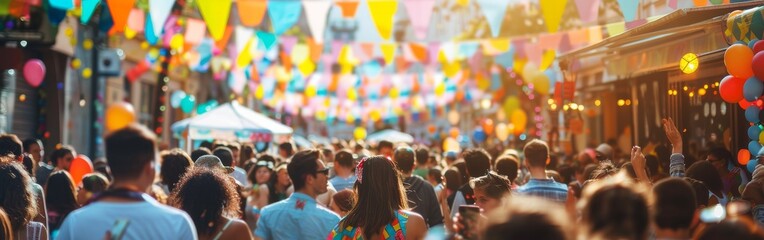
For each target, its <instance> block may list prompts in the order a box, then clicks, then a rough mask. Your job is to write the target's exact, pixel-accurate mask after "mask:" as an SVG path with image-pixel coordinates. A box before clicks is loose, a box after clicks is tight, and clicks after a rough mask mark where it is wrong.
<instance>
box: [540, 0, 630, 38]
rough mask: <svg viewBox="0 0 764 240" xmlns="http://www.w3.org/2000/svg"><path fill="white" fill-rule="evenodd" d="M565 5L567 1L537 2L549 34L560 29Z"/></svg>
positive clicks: (541, 0)
mask: <svg viewBox="0 0 764 240" xmlns="http://www.w3.org/2000/svg"><path fill="white" fill-rule="evenodd" d="M629 1H633V0H629ZM635 2H636V1H635ZM567 3H568V0H539V6H540V7H541V15H542V16H543V17H544V23H545V24H546V29H547V30H549V32H552V33H553V32H557V30H559V29H560V20H562V14H563V13H564V12H565V5H566V4H567Z"/></svg>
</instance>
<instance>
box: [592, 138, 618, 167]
mask: <svg viewBox="0 0 764 240" xmlns="http://www.w3.org/2000/svg"><path fill="white" fill-rule="evenodd" d="M594 153H595V161H596V162H597V163H599V162H601V161H608V160H609V161H613V159H615V156H614V155H613V154H614V152H613V147H611V146H610V145H608V144H607V143H603V144H600V145H599V146H597V148H595V149H594Z"/></svg>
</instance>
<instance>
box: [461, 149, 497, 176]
mask: <svg viewBox="0 0 764 240" xmlns="http://www.w3.org/2000/svg"><path fill="white" fill-rule="evenodd" d="M462 156H464V162H465V163H466V164H467V174H466V175H467V176H468V177H478V176H482V175H483V174H485V173H486V172H488V171H489V170H491V155H488V152H486V151H485V150H483V149H482V148H473V149H467V150H466V151H464V153H462Z"/></svg>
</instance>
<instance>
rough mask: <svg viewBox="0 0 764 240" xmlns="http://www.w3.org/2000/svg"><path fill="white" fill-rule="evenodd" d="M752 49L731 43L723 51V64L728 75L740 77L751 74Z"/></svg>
mask: <svg viewBox="0 0 764 240" xmlns="http://www.w3.org/2000/svg"><path fill="white" fill-rule="evenodd" d="M752 61H753V51H752V50H751V49H750V48H749V47H748V46H746V45H743V44H739V43H738V44H733V45H732V46H730V47H729V48H727V51H725V52H724V65H725V66H726V67H727V72H729V74H730V75H732V76H735V77H737V78H740V79H748V78H749V77H751V76H753V68H752V67H751V62H752Z"/></svg>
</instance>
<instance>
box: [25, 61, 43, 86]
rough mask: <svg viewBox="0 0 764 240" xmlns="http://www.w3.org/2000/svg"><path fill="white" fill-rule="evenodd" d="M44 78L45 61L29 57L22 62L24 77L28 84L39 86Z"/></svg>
mask: <svg viewBox="0 0 764 240" xmlns="http://www.w3.org/2000/svg"><path fill="white" fill-rule="evenodd" d="M44 78H45V63H43V62H42V61H40V59H30V60H29V61H27V62H26V63H25V64H24V79H25V80H26V81H27V83H28V84H29V86H32V87H39V86H40V84H42V80H43V79H44Z"/></svg>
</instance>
